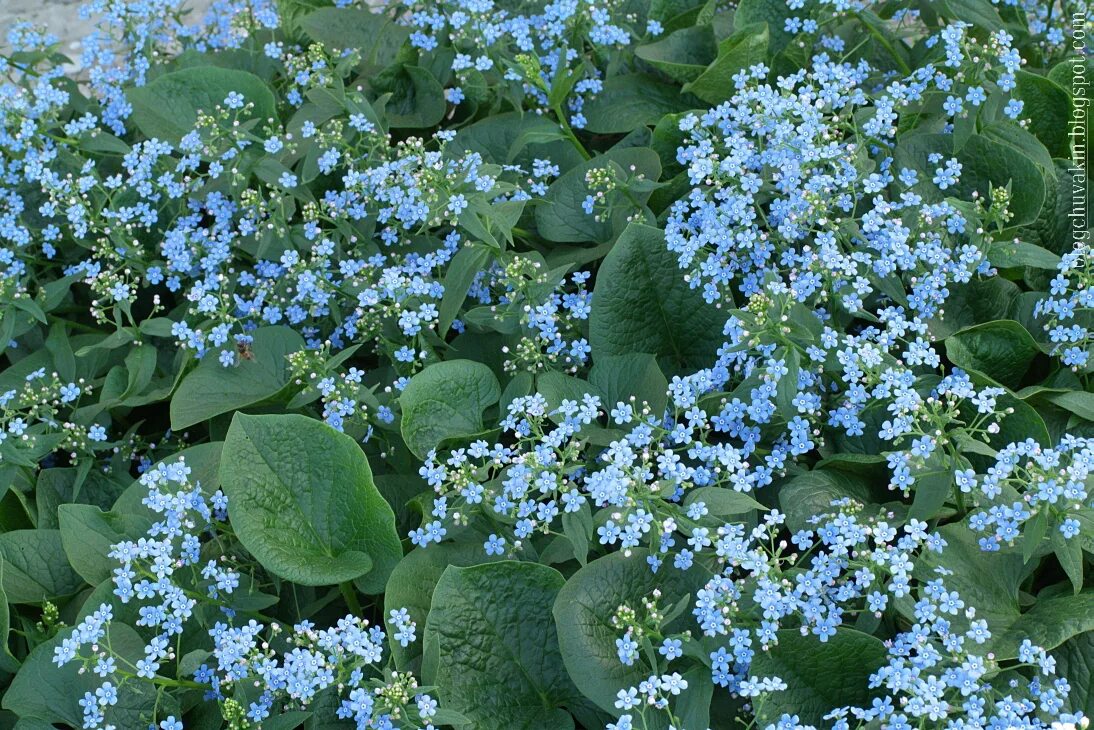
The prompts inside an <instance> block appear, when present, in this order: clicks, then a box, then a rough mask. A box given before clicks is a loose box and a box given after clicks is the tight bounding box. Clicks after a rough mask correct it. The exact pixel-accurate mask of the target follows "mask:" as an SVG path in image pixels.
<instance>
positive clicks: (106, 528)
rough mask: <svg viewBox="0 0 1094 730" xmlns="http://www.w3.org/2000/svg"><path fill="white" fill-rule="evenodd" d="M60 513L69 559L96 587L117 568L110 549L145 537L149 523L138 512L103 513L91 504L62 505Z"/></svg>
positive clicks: (64, 542) (63, 544)
mask: <svg viewBox="0 0 1094 730" xmlns="http://www.w3.org/2000/svg"><path fill="white" fill-rule="evenodd" d="M57 514H58V518H59V521H60V526H61V545H62V547H64V551H65V555H67V556H68V562H69V563H70V564H71V565H72V567H73V568H74V569H75V570H76V572H77V573H79V574H80V577H82V578H83V579H84V580H85V581H87V582H88V583H89V584H90V585H93V586H94V585H98V584H99V583H102V582H103V581H104V580H107V579H108V578H110V576H111V573H112V572H113V570H114V568H116V567H118V563H117V561H116V560H114V559H112V558H110V557H108V553H109V552H110V548H111V547H112V546H113V545H115V544H116V543H119V542H122V541H123V540H129V539H131V540H136V539H138V538H140V537H142V536H143V535H144V532H145V531H146V530H147V529H148V526H149V524H148V521H147V520H145V519H142V518H141V517H140V516H139V515H134V514H130V513H125V512H121V513H117V514H115V513H112V512H103V511H102V510H100V509H99V508H98V507H95V506H92V505H90V504H62V505H61V506H60V507H58V509H57Z"/></svg>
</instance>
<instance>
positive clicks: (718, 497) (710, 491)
mask: <svg viewBox="0 0 1094 730" xmlns="http://www.w3.org/2000/svg"><path fill="white" fill-rule="evenodd" d="M695 502H702V503H703V504H705V505H706V506H707V509H708V510H709V511H710V513H711V514H712V515H717V516H718V517H728V516H729V515H743V514H747V513H749V512H751V511H752V510H754V509H755V510H760V511H761V512H766V511H767V507H764V506H763V505H762V504H760V503H759V502H757V501H756V500H755V499H753V498H752V497H750V496H748V495H747V494H745V493H744V492H738V491H735V490H733V489H727V488H726V487H699V488H698V489H692V490H690V491H689V492H688V494H687V496H686V497H684V504H685V505H690V504H693V503H695Z"/></svg>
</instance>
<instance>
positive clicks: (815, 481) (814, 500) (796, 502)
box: [779, 469, 874, 532]
mask: <svg viewBox="0 0 1094 730" xmlns="http://www.w3.org/2000/svg"><path fill="white" fill-rule="evenodd" d="M844 497H850V498H851V499H854V500H855V501H857V502H860V503H862V504H868V503H870V502H873V501H874V493H873V490H872V489H871V486H870V482H869V480H868V479H866V478H865V477H863V476H859V475H856V474H848V473H846V472H840V471H836V470H835V469H814V470H813V471H810V472H806V473H805V474H802V475H800V476H797V477H794V478H793V479H791V480H790V481H789V482H787V483H786V484H784V485H783V486H782V487H781V488H780V489H779V506H780V507H781V508H782V511H783V513H784V514H785V515H786V526H787V527H788V528H789V529H790V530H791V531H792V532H798V531H799V530H804V529H809V528H810V527H812V523H811V522H810V520H811V518H813V517H814V516H816V515H822V514H826V513H830V512H832V511H833V510H834V509H835V508H834V507H832V502H833V501H835V500H837V499H843V498H844Z"/></svg>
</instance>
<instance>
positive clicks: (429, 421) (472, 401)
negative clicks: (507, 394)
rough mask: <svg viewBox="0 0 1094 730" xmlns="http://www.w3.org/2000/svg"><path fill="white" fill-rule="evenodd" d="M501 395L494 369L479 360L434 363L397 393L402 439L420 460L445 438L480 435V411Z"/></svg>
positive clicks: (481, 421)
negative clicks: (400, 408)
mask: <svg viewBox="0 0 1094 730" xmlns="http://www.w3.org/2000/svg"><path fill="white" fill-rule="evenodd" d="M500 398H501V385H499V384H498V379H497V377H495V376H494V372H493V371H492V370H491V369H490V368H489V367H487V366H486V365H483V364H482V363H480V362H474V361H472V360H449V361H447V362H437V363H433V364H432V365H430V366H428V367H427V368H425V370H422V371H421V372H420V373H418V374H417V375H415V376H414V377H412V378H411V379H410V383H408V384H407V386H406V389H405V390H404V391H403V393H402V395H401V396H399V405H400V406H401V407H402V412H403V420H402V424H401V430H402V434H403V440H404V441H406V445H407V447H408V448H409V449H410V451H411V452H412V453H413V454H414V455H415V456H417V457H418V458H420V459H422V458H425V456H426V454H428V453H429V451H430V450H431V449H435V448H437V447H438V446H440V444H441V442H442V441H445V440H448V439H461V438H468V437H471V436H476V435H478V434H481V433H482V432H483V431H484V430H485V429H486V426H485V425H484V424H483V420H482V414H483V411H485V410H486V409H487V408H489V407H490V406H492V405H494V404H495V403H497V402H498V400H499V399H500Z"/></svg>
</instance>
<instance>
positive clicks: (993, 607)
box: [915, 524, 1094, 661]
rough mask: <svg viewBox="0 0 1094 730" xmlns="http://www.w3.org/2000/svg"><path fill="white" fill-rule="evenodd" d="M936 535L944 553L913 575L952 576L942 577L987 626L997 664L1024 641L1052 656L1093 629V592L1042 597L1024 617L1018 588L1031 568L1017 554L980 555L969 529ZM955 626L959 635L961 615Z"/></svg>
mask: <svg viewBox="0 0 1094 730" xmlns="http://www.w3.org/2000/svg"><path fill="white" fill-rule="evenodd" d="M938 534H939V535H940V536H941V537H942V538H943V539H944V540H945V541H946V543H947V544H946V548H945V549H944V550H943V551H942V553H941V554H938V553H933V552H931V553H926V554H924V555H922V556H921V557H920V559H919V561H918V564H917V566H916V569H915V575H916V576H917V577H918V578H920V579H921V580H931V579H933V578H936V577H937V576H938V573H937V569H938V568H939V567H941V568H945V569H946V570H949V571H952V574H950V575H946V576H945V584H946V588H947V589H948V590H951V591H957V593H958V595H960V596H961V598H962V600H963V601H965V605H966V606H971V607H974V608H975V609H976V618H978V619H985V620H986V621H987V622H988V627H989V628H990V629H991V632H992V638H991V639H990V640H989V641H988V643H987V644H985V645H984V649H985V651H991V652H994V654H995V658H996V659H997V660H998V661H1006V660H1008V659H1013V658H1015V657H1016V656H1017V654H1018V647H1019V645H1021V643H1022V641H1023V640H1025V639H1029V640H1030V641H1032V642H1033V643H1034V644H1035V645H1037V646H1040V647H1043V648H1045V649H1046V650H1049V651H1051V650H1052V649H1055V648H1056V647H1057V646H1060V644H1062V643H1064V642H1065V641H1067V640H1068V639H1070V638H1071V637H1073V636H1076V635H1078V634H1081V633H1083V632H1086V631H1091V630H1094V591H1085V592H1081V593H1079V594H1078V595H1074V596H1072V595H1054V596H1041V597H1039V598H1038V599H1037V600H1036V602H1034V604H1033V605H1032V606H1031V607H1030V608H1029V609H1028V610H1026V611H1024V612H1023V611H1022V608H1021V605H1020V603H1019V586H1020V585H1021V584H1022V581H1023V580H1024V579H1025V577H1026V575H1027V570H1031V569H1032V568H1033V567H1035V565H1034V564H1031V566H1030V567H1029V568H1027V567H1026V564H1025V560H1024V559H1023V557H1022V555H1021V553H1020V552H1019V551H1018V550H1015V549H1008V548H1006V547H1004V548H1003V549H1002V550H1000V551H997V552H990V553H989V552H983V551H982V550H981V549H980V545H979V544H978V542H977V536H976V534H975V533H973V532H972V530H970V529H969V527H968V526H967V525H963V524H949V525H945V526H943V527H940V528H939V529H938ZM953 622H954V630H955V631H958V632H960V631H964V630H965V629H966V627H967V625H968V619H967V618H966V617H965V616H964V614H960V615H958V616H955V617H953Z"/></svg>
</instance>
